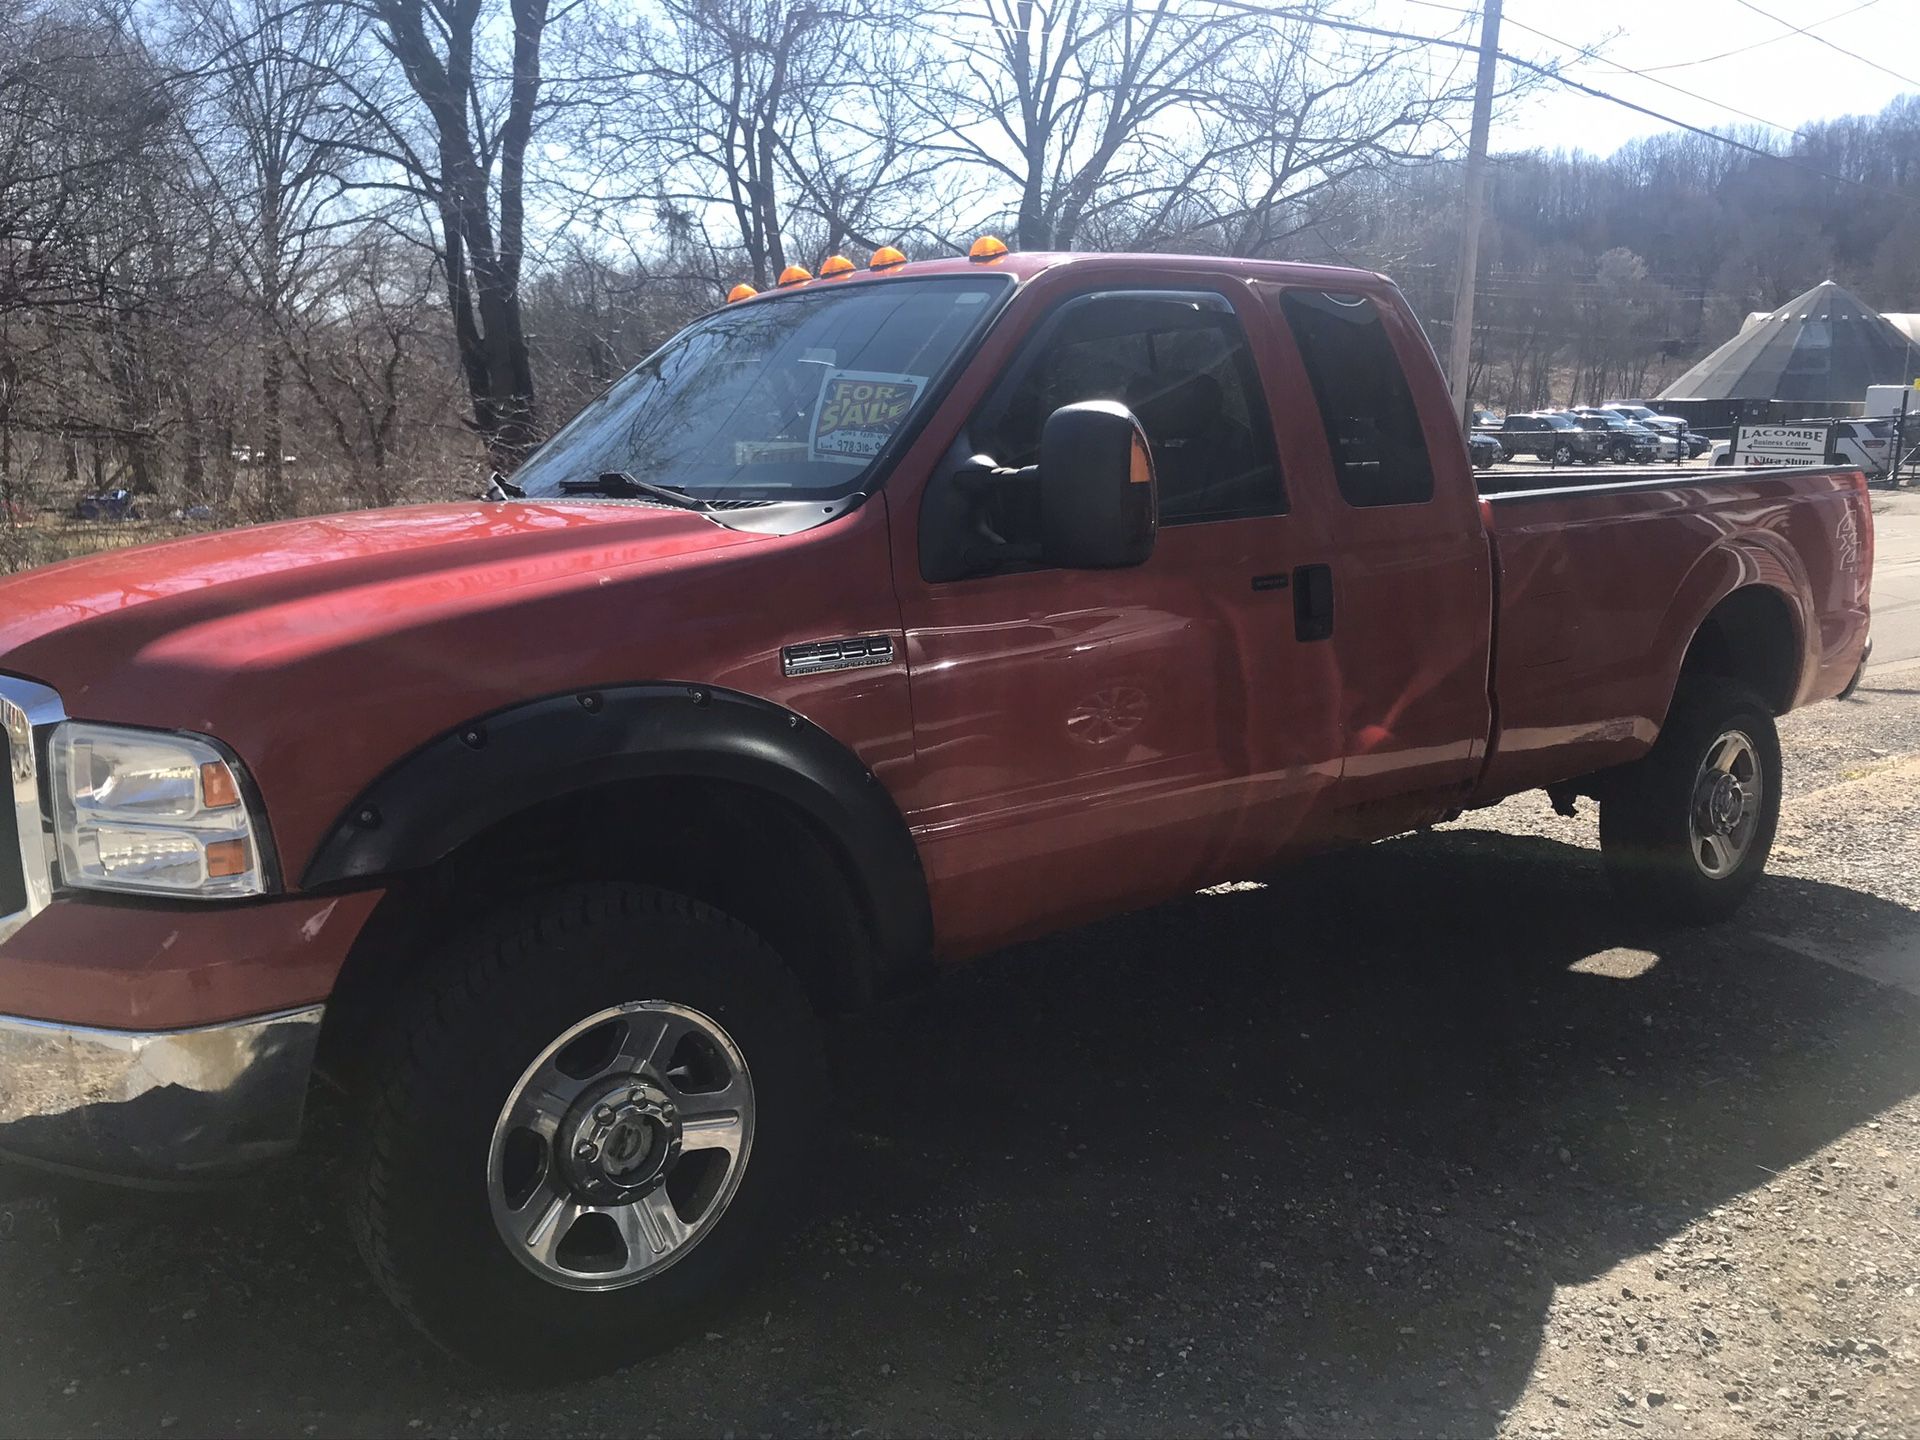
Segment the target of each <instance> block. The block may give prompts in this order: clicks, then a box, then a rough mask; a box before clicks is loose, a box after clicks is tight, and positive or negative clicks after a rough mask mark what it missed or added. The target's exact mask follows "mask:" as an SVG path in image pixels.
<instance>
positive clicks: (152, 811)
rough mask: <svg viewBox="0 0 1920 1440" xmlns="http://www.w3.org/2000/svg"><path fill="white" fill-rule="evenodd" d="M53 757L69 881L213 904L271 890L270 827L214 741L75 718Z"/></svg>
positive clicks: (58, 828) (58, 835) (63, 729)
mask: <svg viewBox="0 0 1920 1440" xmlns="http://www.w3.org/2000/svg"><path fill="white" fill-rule="evenodd" d="M48 759H49V764H48V767H47V768H48V769H49V770H51V771H52V772H53V773H52V777H51V778H52V781H53V826H54V838H55V840H56V842H57V843H58V846H59V851H60V873H61V876H62V878H63V879H65V881H66V883H67V884H69V885H75V886H79V887H81V888H84V889H88V890H116V891H121V892H125V893H131V894H138V895H177V896H187V897H190V898H193V899H207V900H215V899H221V900H224V899H229V898H232V897H235V896H241V895H259V894H263V893H264V892H265V890H266V888H267V885H266V867H265V864H264V862H263V860H262V856H261V847H262V843H263V842H264V840H265V827H264V825H263V824H262V823H260V822H259V821H257V820H256V819H255V817H254V816H253V814H252V813H251V812H250V810H249V808H248V804H247V798H246V794H245V792H244V791H243V789H242V788H241V784H240V773H239V767H238V765H237V764H236V763H235V762H234V761H233V759H232V758H231V757H229V756H228V755H227V754H226V753H225V752H224V751H222V750H221V749H220V748H219V747H218V746H217V745H214V744H213V743H212V742H211V741H207V740H202V739H200V738H198V737H197V736H192V735H175V734H171V733H168V732H166V731H163V730H128V729H122V728H121V727H119V726H117V725H87V724H82V723H80V722H78V721H71V720H70V721H68V722H66V723H65V724H63V725H61V726H60V727H59V728H57V729H56V730H55V731H54V732H53V739H52V741H51V743H50V746H49V754H48Z"/></svg>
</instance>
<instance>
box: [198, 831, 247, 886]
mask: <svg viewBox="0 0 1920 1440" xmlns="http://www.w3.org/2000/svg"><path fill="white" fill-rule="evenodd" d="M246 873H247V842H246V841H244V840H216V841H214V842H213V843H212V844H211V845H209V846H207V874H208V875H209V876H211V877H212V878H214V879H216V880H218V879H222V878H224V877H227V876H232V875H244V874H246Z"/></svg>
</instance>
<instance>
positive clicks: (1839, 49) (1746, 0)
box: [1735, 0, 1920, 85]
mask: <svg viewBox="0 0 1920 1440" xmlns="http://www.w3.org/2000/svg"><path fill="white" fill-rule="evenodd" d="M1735 3H1736V4H1738V5H1743V6H1745V7H1746V8H1747V9H1749V10H1751V11H1753V13H1754V14H1756V15H1762V16H1765V17H1766V18H1767V19H1769V20H1771V21H1773V23H1774V24H1776V25H1784V26H1786V27H1787V29H1789V30H1791V31H1793V33H1794V34H1796V35H1804V36H1806V37H1807V38H1808V39H1809V40H1817V41H1819V42H1820V43H1821V44H1822V45H1824V46H1826V47H1827V48H1828V49H1829V50H1832V51H1834V52H1836V53H1838V54H1841V55H1844V56H1846V57H1847V58H1848V59H1849V60H1858V61H1859V62H1860V63H1861V64H1862V65H1870V66H1872V67H1873V68H1874V69H1875V70H1878V71H1879V72H1880V73H1881V74H1882V75H1891V76H1892V77H1893V78H1894V79H1896V80H1898V81H1900V82H1901V83H1902V84H1905V85H1920V80H1916V79H1914V78H1913V77H1912V76H1911V75H1902V74H1901V73H1900V72H1899V71H1898V70H1889V69H1888V68H1887V67H1886V66H1884V65H1882V64H1881V63H1880V62H1879V61H1878V60H1869V59H1868V58H1867V57H1866V56H1864V55H1859V54H1856V53H1854V52H1853V51H1851V50H1849V49H1847V48H1846V47H1845V46H1844V45H1836V44H1834V43H1833V41H1831V40H1829V39H1827V37H1826V36H1824V35H1816V34H1814V33H1813V31H1811V30H1808V29H1806V28H1804V27H1803V26H1799V25H1796V24H1794V23H1793V22H1792V21H1791V20H1782V19H1781V18H1780V17H1779V16H1778V15H1775V14H1774V13H1773V12H1772V11H1770V10H1762V9H1761V8H1760V7H1759V6H1758V5H1756V4H1754V3H1753V0H1735ZM1822 23H1825V22H1822Z"/></svg>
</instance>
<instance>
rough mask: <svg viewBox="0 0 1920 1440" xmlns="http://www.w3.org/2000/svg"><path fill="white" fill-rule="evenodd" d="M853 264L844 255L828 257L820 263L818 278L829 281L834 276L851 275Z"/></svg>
mask: <svg viewBox="0 0 1920 1440" xmlns="http://www.w3.org/2000/svg"><path fill="white" fill-rule="evenodd" d="M852 273H853V262H852V261H851V260H849V259H847V257H846V256H844V255H829V256H828V257H827V258H826V259H824V260H822V261H821V262H820V278H821V279H822V280H831V279H832V278H833V277H834V276H836V275H851V274H852Z"/></svg>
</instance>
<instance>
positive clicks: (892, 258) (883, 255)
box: [867, 245, 907, 270]
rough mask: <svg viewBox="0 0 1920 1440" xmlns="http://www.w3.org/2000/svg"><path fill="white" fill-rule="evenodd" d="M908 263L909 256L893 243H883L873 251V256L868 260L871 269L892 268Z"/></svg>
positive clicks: (868, 266)
mask: <svg viewBox="0 0 1920 1440" xmlns="http://www.w3.org/2000/svg"><path fill="white" fill-rule="evenodd" d="M906 263H907V257H906V256H905V255H904V254H902V253H901V252H900V251H898V250H896V249H894V248H893V246H891V245H882V246H881V247H880V248H879V249H878V250H876V251H874V252H873V258H872V259H871V260H869V261H868V262H867V268H868V269H869V270H891V269H892V268H893V267H894V266H896V265H904V264H906Z"/></svg>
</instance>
